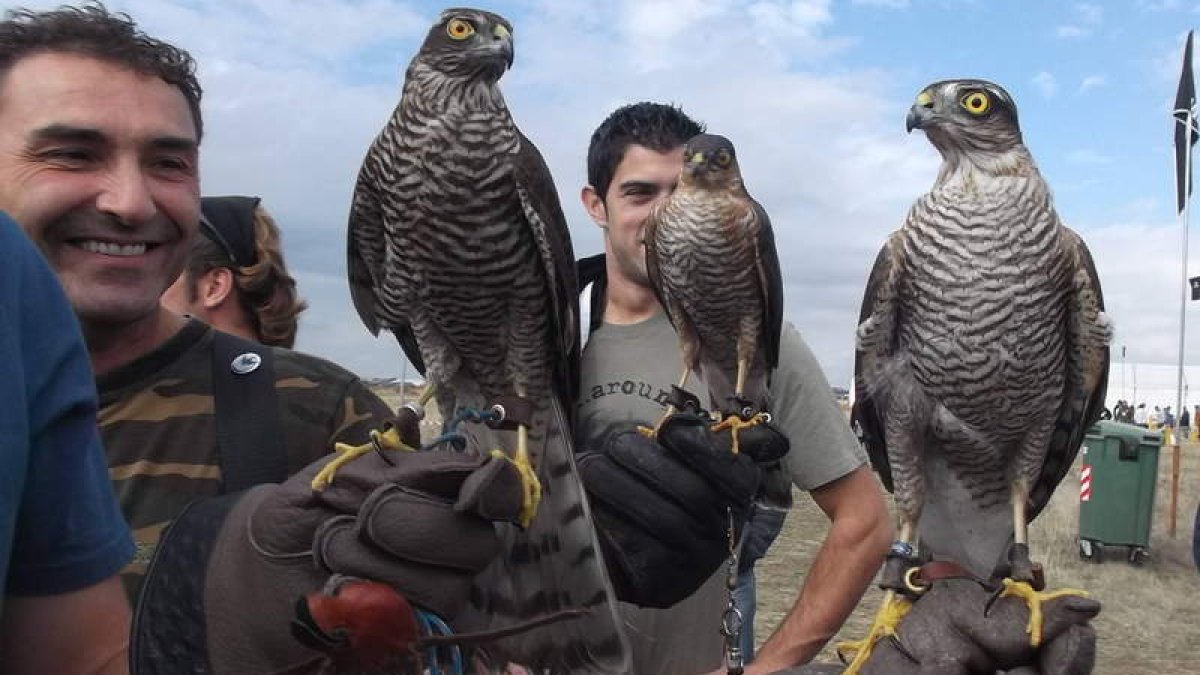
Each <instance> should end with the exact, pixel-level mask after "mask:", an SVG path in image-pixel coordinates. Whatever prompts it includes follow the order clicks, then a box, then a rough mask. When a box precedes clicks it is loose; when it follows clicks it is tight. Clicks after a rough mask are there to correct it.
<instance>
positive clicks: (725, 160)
mask: <svg viewBox="0 0 1200 675" xmlns="http://www.w3.org/2000/svg"><path fill="white" fill-rule="evenodd" d="M715 159H716V162H717V166H719V167H721V168H722V169H724V168H725V167H727V166H729V163H730V162H731V161H733V157H732V156H730V154H729V151H728V150H718V151H717V156H716V157H715Z"/></svg>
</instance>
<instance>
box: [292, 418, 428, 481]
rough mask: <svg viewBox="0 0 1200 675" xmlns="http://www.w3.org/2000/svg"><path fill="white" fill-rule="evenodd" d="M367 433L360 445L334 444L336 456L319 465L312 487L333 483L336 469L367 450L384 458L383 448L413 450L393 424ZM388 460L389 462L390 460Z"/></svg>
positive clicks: (385, 456)
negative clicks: (367, 436)
mask: <svg viewBox="0 0 1200 675" xmlns="http://www.w3.org/2000/svg"><path fill="white" fill-rule="evenodd" d="M368 435H369V437H370V439H371V440H370V441H369V442H367V443H363V444H362V445H350V444H349V443H336V444H334V446H333V451H334V452H335V453H337V457H334V458H333V459H332V460H330V461H329V463H328V464H326V465H325V466H323V467H321V470H320V471H318V472H317V475H316V476H313V479H312V489H313V490H316V491H318V492H320V491H321V490H324V489H325V488H327V487H329V485H330V484H331V483H333V476H334V474H336V473H337V470H338V469H340V468H342V467H343V466H345V465H347V464H349V463H350V462H352V461H354V460H355V459H357V458H359V457H362V456H363V455H365V454H367V453H368V452H371V451H375V452H378V453H379V454H380V456H381V457H383V458H384V459H385V460H386V459H387V454H386V453H385V452H384V451H385V450H391V451H397V450H398V451H403V452H414V448H412V447H411V446H409V445H408V444H406V443H405V442H404V441H402V440H400V429H399V428H398V427H396V426H394V425H391V424H385V425H383V431H379V430H378V429H372V430H371V431H370V433H369V434H368ZM388 461H389V462H390V461H391V460H388Z"/></svg>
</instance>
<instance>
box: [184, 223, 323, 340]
mask: <svg viewBox="0 0 1200 675" xmlns="http://www.w3.org/2000/svg"><path fill="white" fill-rule="evenodd" d="M218 267H224V268H227V269H229V270H231V271H232V272H233V276H234V283H235V286H236V288H235V295H236V296H237V302H238V304H239V305H240V306H241V308H242V310H243V312H244V313H245V315H246V317H247V318H248V319H249V320H250V324H251V326H252V327H253V329H254V334H255V336H256V339H257V340H258V341H259V342H261V343H263V344H265V345H272V346H276V347H287V348H288V349H291V348H292V346H293V345H295V344H296V330H297V328H298V324H299V316H300V312H303V311H304V310H305V309H306V308H307V307H308V303H307V302H305V301H304V300H302V299H301V298H300V297H299V293H298V292H297V290H296V279H295V278H293V277H292V275H291V274H290V273H289V272H288V269H287V265H286V263H285V262H284V260H283V245H282V242H281V240H280V237H279V227H278V226H277V225H276V224H275V220H274V219H273V218H271V215H270V214H269V213H267V212H266V210H265V209H263V207H262V206H257V207H255V209H254V263H253V264H251V265H247V266H246V267H238V266H236V265H233V264H231V263H230V261H229V253H228V252H227V251H226V250H225V249H223V248H221V246H220V245H219V244H217V243H216V242H214V241H213V240H212V239H209V238H208V237H206V236H197V237H195V238H194V239H193V240H192V250H191V255H190V257H189V258H188V264H187V268H186V269H185V271H184V274H185V275H186V279H187V292H188V300H189V301H190V302H196V301H197V300H198V299H199V297H200V296H199V292H198V289H197V285H196V280H197V279H199V278H200V277H202V276H204V275H205V274H206V273H207V272H208V271H209V270H211V269H216V268H218Z"/></svg>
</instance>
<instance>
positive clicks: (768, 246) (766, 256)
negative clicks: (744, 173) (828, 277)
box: [750, 198, 783, 382]
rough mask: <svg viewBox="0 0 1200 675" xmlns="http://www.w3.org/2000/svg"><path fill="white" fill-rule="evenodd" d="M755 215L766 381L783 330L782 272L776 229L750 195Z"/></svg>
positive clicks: (777, 356) (772, 365) (774, 365)
mask: <svg viewBox="0 0 1200 675" xmlns="http://www.w3.org/2000/svg"><path fill="white" fill-rule="evenodd" d="M750 202H751V203H752V204H754V214H755V216H756V217H757V218H758V280H759V286H760V287H761V288H762V294H763V313H764V314H763V323H762V331H763V335H762V338H761V339H762V347H763V354H764V356H765V357H766V361H767V381H768V382H769V381H770V378H771V373H772V372H774V370H775V367H776V366H778V365H779V334H780V332H781V331H782V330H783V274H782V272H780V269H779V253H778V252H777V251H776V250H775V232H774V230H772V229H771V219H770V218H769V217H767V212H766V210H765V209H763V207H762V205H761V204H759V203H758V202H757V201H754V199H753V198H751V199H750Z"/></svg>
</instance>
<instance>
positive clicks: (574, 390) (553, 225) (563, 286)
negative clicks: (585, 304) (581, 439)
mask: <svg viewBox="0 0 1200 675" xmlns="http://www.w3.org/2000/svg"><path fill="white" fill-rule="evenodd" d="M518 133H520V132H518ZM520 138H521V147H520V150H518V152H517V155H516V157H515V159H514V170H515V175H516V180H517V192H518V194H519V195H520V197H521V206H522V208H523V209H524V211H525V218H526V221H527V222H528V223H529V227H530V228H532V230H533V233H534V237H535V238H536V239H537V245H538V252H539V253H541V257H542V264H543V267H544V269H545V272H546V286H547V288H548V289H549V292H550V294H551V296H552V297H551V308H552V311H553V312H554V317H553V322H552V325H553V326H554V331H555V334H554V335H553V336H552V339H554V340H555V344H554V354H555V364H554V366H555V368H554V388H555V391H556V393H557V394H558V395H559V397H560V400H561V401H562V403H563V407H564V409H565V410H566V411H567V414H568V415H573V413H574V410H575V397H576V396H577V395H578V392H579V353H580V344H579V343H580V336H579V282H578V278H577V277H576V271H575V251H574V249H572V247H571V232H570V229H569V228H568V227H567V219H566V216H564V215H563V210H562V205H561V204H560V203H559V201H558V192H557V191H556V190H555V189H554V180H553V178H552V177H551V176H550V169H549V168H548V167H547V166H546V161H545V160H544V159H542V153H541V152H539V151H538V149H537V147H536V146H535V145H534V144H533V143H532V142H531V141H530V140H529V139H528V138H526V137H525V135H524V134H520Z"/></svg>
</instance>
